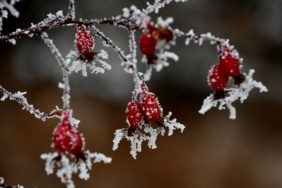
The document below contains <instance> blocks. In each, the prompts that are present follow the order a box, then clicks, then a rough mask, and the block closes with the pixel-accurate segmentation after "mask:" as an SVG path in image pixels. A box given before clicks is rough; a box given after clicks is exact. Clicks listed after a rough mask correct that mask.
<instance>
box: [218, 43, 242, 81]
mask: <svg viewBox="0 0 282 188" xmlns="http://www.w3.org/2000/svg"><path fill="white" fill-rule="evenodd" d="M222 45H223V46H222V47H221V53H220V54H219V64H220V66H221V71H222V73H223V74H225V75H226V76H232V77H238V76H239V75H240V74H241V73H240V59H239V56H238V54H237V52H236V51H235V50H231V49H230V47H229V46H225V45H224V44H222Z"/></svg>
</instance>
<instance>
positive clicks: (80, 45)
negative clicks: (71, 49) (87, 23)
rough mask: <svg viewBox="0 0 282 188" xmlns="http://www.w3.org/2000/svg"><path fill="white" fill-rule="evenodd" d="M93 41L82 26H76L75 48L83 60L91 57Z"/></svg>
mask: <svg viewBox="0 0 282 188" xmlns="http://www.w3.org/2000/svg"><path fill="white" fill-rule="evenodd" d="M94 45H95V44H94V39H93V37H92V36H91V35H90V33H89V32H87V31H86V30H85V28H84V27H83V26H78V28H77V34H76V48H77V50H78V51H79V52H80V54H81V55H83V56H84V57H85V58H88V57H90V56H93V51H92V50H93V48H94Z"/></svg>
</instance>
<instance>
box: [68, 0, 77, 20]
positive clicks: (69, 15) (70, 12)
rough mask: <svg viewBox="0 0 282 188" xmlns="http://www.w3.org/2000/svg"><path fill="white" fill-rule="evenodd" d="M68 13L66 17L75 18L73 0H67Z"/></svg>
mask: <svg viewBox="0 0 282 188" xmlns="http://www.w3.org/2000/svg"><path fill="white" fill-rule="evenodd" d="M68 8H69V14H68V17H70V18H71V19H74V18H75V2H74V0H69V7H68Z"/></svg>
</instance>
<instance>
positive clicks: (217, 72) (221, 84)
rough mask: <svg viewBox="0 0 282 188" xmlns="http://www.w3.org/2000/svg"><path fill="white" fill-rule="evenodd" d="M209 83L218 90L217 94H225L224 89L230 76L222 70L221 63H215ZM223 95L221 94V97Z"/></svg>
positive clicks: (210, 73)
mask: <svg viewBox="0 0 282 188" xmlns="http://www.w3.org/2000/svg"><path fill="white" fill-rule="evenodd" d="M208 81H209V84H210V85H211V87H212V88H213V90H214V91H215V92H216V95H217V96H218V95H224V89H225V88H226V86H227V83H228V76H226V75H225V74H223V72H222V70H221V65H220V64H218V65H215V66H213V67H212V68H211V70H210V72H209V77H208ZM221 97H223V96H220V98H221Z"/></svg>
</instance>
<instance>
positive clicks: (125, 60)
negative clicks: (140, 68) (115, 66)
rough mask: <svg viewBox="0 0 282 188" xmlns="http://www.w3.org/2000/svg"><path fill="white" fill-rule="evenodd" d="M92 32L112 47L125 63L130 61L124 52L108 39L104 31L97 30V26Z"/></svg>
mask: <svg viewBox="0 0 282 188" xmlns="http://www.w3.org/2000/svg"><path fill="white" fill-rule="evenodd" d="M91 29H92V31H93V32H94V33H95V34H96V35H97V36H99V37H100V38H101V39H102V40H103V41H105V43H106V44H107V45H110V46H111V47H112V48H113V50H114V51H115V52H117V54H118V56H119V57H120V59H121V60H122V61H124V62H127V61H128V59H127V58H126V57H125V55H124V53H123V51H122V50H121V49H120V48H119V47H118V46H117V45H116V44H115V43H114V42H113V41H112V40H111V39H110V38H109V37H107V36H106V35H105V34H104V33H103V32H102V31H100V30H99V29H97V28H96V27H95V26H92V27H91Z"/></svg>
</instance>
